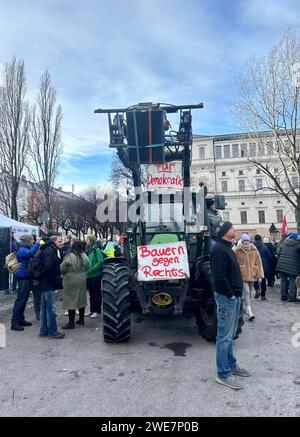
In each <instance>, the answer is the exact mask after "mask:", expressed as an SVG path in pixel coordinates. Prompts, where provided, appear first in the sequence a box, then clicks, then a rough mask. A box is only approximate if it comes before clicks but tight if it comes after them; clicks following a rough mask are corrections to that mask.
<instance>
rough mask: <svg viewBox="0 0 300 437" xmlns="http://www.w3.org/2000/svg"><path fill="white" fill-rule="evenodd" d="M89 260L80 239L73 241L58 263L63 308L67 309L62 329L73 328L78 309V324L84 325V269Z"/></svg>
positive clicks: (86, 268) (86, 267) (87, 265)
mask: <svg viewBox="0 0 300 437" xmlns="http://www.w3.org/2000/svg"><path fill="white" fill-rule="evenodd" d="M89 266H90V261H89V259H88V257H87V255H86V254H85V253H84V251H83V247H82V243H81V241H75V242H74V243H73V244H72V247H71V249H70V250H69V252H67V254H66V256H65V258H64V260H63V262H62V264H61V265H60V270H61V273H62V274H63V308H64V309H67V310H68V315H69V323H67V324H66V325H65V326H63V329H74V328H75V311H76V310H77V309H79V320H78V321H77V322H76V323H77V324H78V325H84V310H85V307H86V304H87V300H86V271H87V270H88V268H89Z"/></svg>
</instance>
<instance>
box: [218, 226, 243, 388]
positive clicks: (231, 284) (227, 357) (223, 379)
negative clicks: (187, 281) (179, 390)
mask: <svg viewBox="0 0 300 437" xmlns="http://www.w3.org/2000/svg"><path fill="white" fill-rule="evenodd" d="M217 236H218V238H219V241H218V243H217V244H216V245H215V246H214V247H213V249H212V252H211V268H212V278H213V287H214V292H215V300H216V303H217V308H218V333H217V343H216V353H217V357H216V360H217V372H218V376H217V378H216V381H217V382H218V383H219V384H223V385H226V386H227V387H230V388H232V389H234V390H240V389H242V388H243V386H242V385H240V383H239V382H238V381H237V380H236V379H235V378H234V377H233V375H235V376H250V373H249V372H247V371H246V370H244V369H241V368H240V367H239V366H238V365H237V361H236V358H235V356H234V353H233V338H234V336H235V334H236V331H237V327H238V321H239V314H240V305H241V297H242V294H243V280H242V275H241V271H240V267H239V264H238V261H237V258H236V256H235V253H234V251H233V250H232V242H233V240H234V238H235V230H234V229H233V226H232V223H230V222H221V223H220V226H218V228H217Z"/></svg>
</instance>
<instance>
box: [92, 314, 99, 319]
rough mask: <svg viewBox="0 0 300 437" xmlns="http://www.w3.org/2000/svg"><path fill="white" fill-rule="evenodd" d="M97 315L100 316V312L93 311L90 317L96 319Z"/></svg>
mask: <svg viewBox="0 0 300 437" xmlns="http://www.w3.org/2000/svg"><path fill="white" fill-rule="evenodd" d="M97 317H100V314H99V313H92V314H91V315H90V318H91V319H96V318H97Z"/></svg>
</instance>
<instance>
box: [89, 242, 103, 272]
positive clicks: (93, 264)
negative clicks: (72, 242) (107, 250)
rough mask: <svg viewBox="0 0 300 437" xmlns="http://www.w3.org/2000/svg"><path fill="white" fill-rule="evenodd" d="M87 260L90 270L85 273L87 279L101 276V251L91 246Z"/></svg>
mask: <svg viewBox="0 0 300 437" xmlns="http://www.w3.org/2000/svg"><path fill="white" fill-rule="evenodd" d="M88 258H89V261H90V268H89V269H88V270H87V272H86V277H87V278H96V277H97V276H101V275H102V265H103V263H104V256H103V253H102V250H101V249H99V248H98V247H97V245H96V244H93V245H92V246H91V248H90V250H89V253H88Z"/></svg>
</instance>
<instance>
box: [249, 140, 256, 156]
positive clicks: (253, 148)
mask: <svg viewBox="0 0 300 437" xmlns="http://www.w3.org/2000/svg"><path fill="white" fill-rule="evenodd" d="M249 149H250V150H249V151H250V156H255V155H256V144H255V143H250V144H249Z"/></svg>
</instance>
